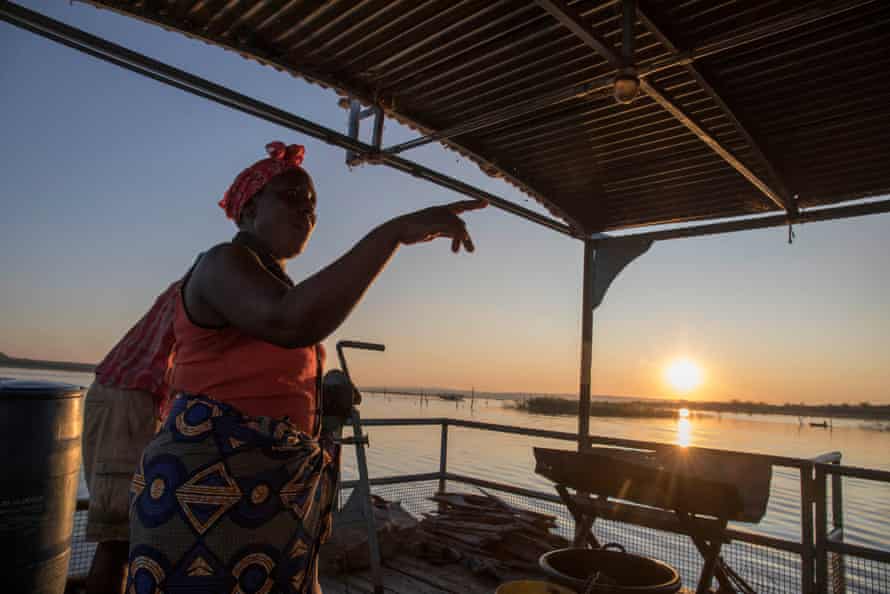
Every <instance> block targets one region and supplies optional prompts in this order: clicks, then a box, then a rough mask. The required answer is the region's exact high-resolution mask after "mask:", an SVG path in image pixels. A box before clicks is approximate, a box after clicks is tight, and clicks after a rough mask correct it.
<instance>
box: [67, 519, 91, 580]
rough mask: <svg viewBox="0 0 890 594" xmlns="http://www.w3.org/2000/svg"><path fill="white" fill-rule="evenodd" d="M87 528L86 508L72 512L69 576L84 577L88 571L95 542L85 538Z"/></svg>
mask: <svg viewBox="0 0 890 594" xmlns="http://www.w3.org/2000/svg"><path fill="white" fill-rule="evenodd" d="M86 529H87V512H86V510H81V511H77V512H75V513H74V531H73V532H72V534H71V561H70V562H69V563H68V576H69V577H84V576H86V575H87V573H89V571H90V564H91V563H92V562H93V554H95V552H96V543H94V542H87V541H86V540H85V538H84V537H85V535H86Z"/></svg>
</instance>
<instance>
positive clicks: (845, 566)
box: [72, 418, 890, 594]
mask: <svg viewBox="0 0 890 594" xmlns="http://www.w3.org/2000/svg"><path fill="white" fill-rule="evenodd" d="M362 425H363V426H364V427H368V428H371V427H418V426H438V427H439V428H440V446H439V468H438V470H434V471H431V472H425V473H415V474H399V475H391V476H377V477H372V478H371V479H370V484H371V486H372V488H374V489H375V490H376V491H377V492H380V493H381V494H387V493H389V491H392V492H393V494H396V495H398V496H400V497H405V498H408V499H412V501H411V502H410V505H409V507H410V508H412V509H413V511H414V512H415V513H420V512H421V511H424V509H425V508H424V507H423V506H424V503H423V502H426V503H429V502H428V501H427V497H428V496H429V495H431V494H432V493H434V492H435V491H437V490H438V491H444V490H446V489H447V487H448V483H457V484H463V485H471V486H476V487H481V488H484V489H490V490H493V491H497V492H500V493H503V494H508V495H509V496H512V497H514V498H515V500H516V501H517V502H519V503H520V504H521V505H522V504H524V505H528V506H529V507H536V506H537V507H542V506H543V507H545V508H546V509H547V511H548V512H551V513H552V512H553V510H556V509H558V510H564V506H563V505H562V503H561V500H560V499H559V497H558V496H557V495H556V493H555V492H551V493H547V492H543V491H537V490H534V489H528V488H524V487H519V486H516V485H511V484H507V483H502V482H498V481H494V480H490V479H488V478H481V477H477V476H470V475H466V474H459V473H455V472H450V471H449V470H448V444H449V427H458V428H466V429H475V430H481V431H493V432H497V433H505V434H513V435H519V436H525V437H536V438H544V439H553V440H559V441H565V442H573V443H575V444H577V442H578V436H577V435H576V434H574V433H567V432H560V431H550V430H543V429H534V428H525V427H516V426H511V425H498V424H493V423H482V422H477V421H468V420H462V419H449V418H427V419H364V420H363V421H362ZM371 437H372V438H373V434H372V435H371ZM452 439H453V437H452ZM588 439H589V443H588V445H594V444H596V445H609V446H617V447H623V448H633V449H646V450H665V449H673V448H677V447H681V446H676V445H673V444H665V443H658V442H648V441H640V440H632V439H622V438H614V437H604V436H596V435H593V436H590V437H589V438H588ZM687 449H689V450H692V451H710V452H723V453H740V452H730V451H729V450H716V449H711V448H699V447H694V446H691V447H689V448H687ZM744 454H745V455H746V456H753V457H757V458H759V459H761V460H763V461H764V462H768V463H769V464H771V465H772V466H773V467H787V468H792V469H794V470H795V474H798V475H799V480H800V522H801V531H800V535H801V537H800V540H791V539H788V538H781V537H776V536H770V535H767V534H762V533H758V532H753V531H748V530H743V529H739V528H735V527H730V528H728V529H727V535H728V536H729V538H730V539H731V540H732V541H733V543H744V547H746V548H745V549H744V550H742V549H739V548H736V549H735V550H733V549H732V548H731V547H730V548H729V549H726V548H725V549H724V551H725V555H726V556H727V558H731V559H729V560H730V561H732V562H733V564H735V563H736V562H739V563H741V564H742V565H743V569H742V573H744V571H745V570H747V571H749V572H754V573H757V572H760V571H761V570H762V572H763V575H762V576H761V578H762V579H761V581H760V583H761V584H766V585H765V586H763V587H762V588H760V589H758V591H778V592H803V593H805V594H809V593H814V594H828V592H833V593H834V594H842V593H846V592H890V551H887V550H883V549H879V548H874V547H867V546H862V545H858V544H852V543H847V542H844V540H843V534H844V521H843V517H844V516H843V479H844V478H851V479H862V480H868V481H877V482H880V483H884V484H890V472H887V471H879V470H871V469H866V468H857V467H852V466H841V465H840V461H841V454H840V453H839V452H831V453H828V454H823V455H821V456H818V457H816V458H813V459H803V458H793V457H787V456H772V455H765V454H749V453H744ZM829 479H830V481H829ZM357 485H358V481H357V480H349V481H343V482H342V483H341V488H342V489H343V490H344V491H349V490H351V489H354V488H355V487H356V486H357ZM411 485H417V488H416V489H415V490H416V491H417V493H413V492H410V491H411ZM86 505H87V503H86V502H83V501H82V502H79V505H78V510H79V514H83V511H82V510H84V509H86ZM409 511H412V510H409ZM78 521H80V522H81V523H83V521H84V518H79V519H78ZM560 521H561V522H562V528H563V530H564V532H565V533H566V534H568V535H570V534H572V531H573V527H572V526H571V524H572V519H571V516H570V515H568V514H567V513H563V514H561V516H560ZM602 529H603V530H606V531H608V533H609V536H610V537H611V536H617V537H618V538H624V539H629V540H633V541H635V542H638V543H641V546H648V547H656V548H657V547H659V546H660V547H661V548H660V549H658V552H659V553H662V554H663V555H669V554H672V553H676V551H674V549H676V548H680V547H682V546H683V541H682V540H681V539H679V538H675V537H674V536H675V535H670V534H667V533H660V532H659V531H657V530H651V529H648V528H640V527H638V526H631V525H625V524H623V523H618V522H612V521H604V522H602ZM76 530H77V528H76ZM75 540H77V539H75ZM81 540H82V539H81ZM658 542H661V543H663V544H662V545H658ZM90 553H91V549H90ZM689 553H690V551H686V555H687V556H686V557H682V558H681V561H680V562H679V563H680V564H682V563H683V562H688V563H689V564H690V565H689V567H687V569H688V570H689V571H690V572H691V571H693V570H694V569H695V568H694V563H695V562H696V561H695V560H694V557H692V556H689ZM676 554H677V555H681V554H682V553H676ZM87 561H88V560H87ZM83 565H84V562H83V559H81V560H80V562H79V563H78V564H77V567H78V568H79V569H76V568H74V567H73V568H72V574H77V573H78V571H82V570H83V569H84V568H83V567H82V566H83ZM88 566H89V564H88V562H87V563H86V567H87V568H88ZM760 566H769V567H768V569H763V567H760ZM776 572H785V573H784V574H777V573H776ZM681 573H682V572H681ZM798 574H799V575H798Z"/></svg>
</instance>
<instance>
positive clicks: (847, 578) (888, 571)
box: [828, 555, 890, 594]
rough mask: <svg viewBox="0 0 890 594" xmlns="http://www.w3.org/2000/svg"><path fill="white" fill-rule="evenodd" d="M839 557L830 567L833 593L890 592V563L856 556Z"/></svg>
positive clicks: (880, 593) (881, 593) (882, 593)
mask: <svg viewBox="0 0 890 594" xmlns="http://www.w3.org/2000/svg"><path fill="white" fill-rule="evenodd" d="M834 556H835V557H837V558H838V560H836V561H835V562H833V563H832V564H831V565H830V566H829V567H830V569H831V575H830V576H829V581H828V583H829V584H830V588H831V589H830V592H832V594H844V593H846V594H886V593H887V592H890V564H888V563H881V562H880V561H873V560H871V559H864V558H862V557H854V556H853V555H834Z"/></svg>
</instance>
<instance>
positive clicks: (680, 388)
mask: <svg viewBox="0 0 890 594" xmlns="http://www.w3.org/2000/svg"><path fill="white" fill-rule="evenodd" d="M665 379H666V380H667V383H668V385H670V387H671V388H673V389H674V390H676V391H677V392H681V393H686V392H691V391H692V390H694V389H696V388H697V387H699V386H700V385H701V383H702V371H701V368H700V367H699V366H698V364H697V363H696V362H695V361H692V360H691V359H675V360H673V361H671V362H670V364H668V366H667V368H666V369H665Z"/></svg>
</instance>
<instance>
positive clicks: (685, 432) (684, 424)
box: [676, 417, 692, 448]
mask: <svg viewBox="0 0 890 594" xmlns="http://www.w3.org/2000/svg"><path fill="white" fill-rule="evenodd" d="M676 442H677V445H680V446H683V447H684V448H685V447H687V446H689V445H692V421H690V420H689V419H688V418H687V417H680V418H679V419H677V440H676Z"/></svg>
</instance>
